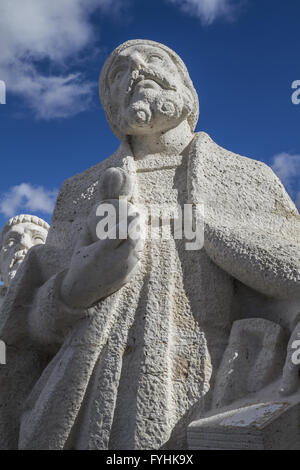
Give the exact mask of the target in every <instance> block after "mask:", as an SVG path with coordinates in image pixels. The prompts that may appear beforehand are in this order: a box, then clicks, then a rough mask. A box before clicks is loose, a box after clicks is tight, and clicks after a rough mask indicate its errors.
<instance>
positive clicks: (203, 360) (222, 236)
mask: <svg viewBox="0 0 300 470" xmlns="http://www.w3.org/2000/svg"><path fill="white" fill-rule="evenodd" d="M110 167H120V168H123V169H125V170H126V171H127V172H129V173H130V174H132V175H133V176H134V177H135V179H136V183H137V184H136V190H135V193H134V196H133V201H132V202H134V203H135V204H136V205H137V206H138V205H139V204H144V205H147V204H153V203H155V202H156V203H157V204H173V203H178V204H179V205H181V206H182V205H183V204H184V203H192V204H194V205H197V204H200V203H201V204H204V213H205V215H204V218H205V243H204V248H203V249H202V250H199V251H187V250H186V249H185V242H184V240H175V239H174V238H172V237H171V238H170V240H147V241H146V244H145V248H144V250H143V254H142V257H141V260H140V266H139V269H138V272H137V274H136V275H135V277H134V278H133V279H132V280H131V281H130V282H129V283H128V284H126V285H125V286H124V287H122V288H121V289H120V290H119V291H117V292H116V293H114V294H113V295H111V296H109V297H108V298H106V299H103V300H102V301H100V302H99V303H98V304H97V305H95V306H93V307H91V308H90V309H88V310H87V311H85V312H82V311H81V310H79V309H78V311H76V310H72V309H69V308H68V307H66V306H65V305H64V304H63V303H62V301H61V300H60V298H59V294H58V292H59V285H60V282H61V279H62V276H63V275H64V273H65V270H66V269H67V268H68V264H69V261H70V258H71V255H72V251H73V249H74V245H75V243H76V239H77V237H78V234H79V233H80V231H81V230H82V228H83V227H84V225H85V223H86V218H87V215H88V214H89V212H90V211H91V209H92V207H93V206H94V205H95V203H96V202H97V201H98V197H99V196H98V191H97V187H98V184H99V181H101V177H102V174H103V172H104V171H105V170H106V169H107V168H110ZM299 248H300V216H299V213H298V211H297V209H296V208H295V206H294V204H293V203H292V201H291V200H290V198H289V196H288V195H287V193H286V192H285V190H284V188H283V186H282V184H281V183H280V181H279V180H278V178H277V177H276V176H275V175H274V173H273V172H272V170H271V169H270V168H269V167H267V166H266V165H265V164H263V163H261V162H257V161H254V160H251V159H248V158H246V157H241V156H239V155H236V154H234V153H232V152H229V151H227V150H225V149H222V148H221V147H219V146H217V145H216V144H215V143H214V142H213V141H212V140H211V139H210V137H209V136H208V135H207V134H205V133H199V134H196V135H195V137H194V139H193V142H192V143H191V145H190V146H189V148H188V149H186V151H185V152H184V153H183V155H181V156H174V157H171V156H169V157H161V158H158V157H155V158H150V159H146V160H145V161H135V160H134V158H133V157H132V154H131V152H130V148H129V146H128V145H126V144H122V145H121V146H120V148H119V149H118V151H117V152H116V153H115V154H114V155H113V156H111V157H109V158H108V159H107V160H105V161H103V162H101V163H100V164H98V165H96V166H95V167H93V168H91V169H89V170H87V171H85V172H84V173H82V174H80V175H76V176H74V177H73V178H71V179H69V180H67V181H66V182H65V183H64V185H63V187H62V189H61V191H60V193H59V196H58V200H57V203H56V208H55V212H54V216H53V220H52V225H51V229H50V232H49V236H48V239H47V242H46V245H43V246H39V247H34V248H33V249H32V250H30V252H29V253H28V255H27V257H26V259H25V261H24V263H23V265H22V266H21V267H20V269H19V271H18V273H17V275H16V278H15V280H14V282H13V283H12V285H11V288H10V289H9V292H8V294H7V296H6V298H5V302H4V305H3V309H2V313H1V330H0V337H1V338H2V339H3V340H5V341H6V342H7V344H9V345H12V346H13V347H15V348H16V349H17V350H18V351H22V352H23V357H22V359H20V361H19V363H18V368H19V369H20V367H22V364H23V366H24V368H25V369H26V370H27V371H28V373H27V377H24V374H22V381H23V382H21V383H19V384H15V392H14V393H15V395H16V396H17V399H16V402H17V403H18V406H17V407H16V409H17V414H18V417H17V418H18V419H17V422H18V424H19V426H20V429H19V433H18V434H19V435H18V440H19V442H18V446H19V448H21V449H159V448H173V449H174V448H177V449H184V448H186V427H187V425H188V423H189V422H190V421H191V420H192V419H195V418H196V417H200V416H201V415H202V414H203V413H204V411H205V410H206V409H207V407H208V406H209V389H210V387H213V383H214V375H215V371H216V370H217V367H218V364H219V363H220V360H221V358H222V354H223V352H224V349H225V347H226V344H227V341H228V336H229V333H230V328H231V325H232V322H233V321H234V319H235V315H236V310H235V309H234V308H233V302H234V282H235V280H238V281H240V282H241V283H243V284H244V285H246V286H249V287H250V288H251V289H253V290H255V291H257V292H258V293H260V294H262V295H264V296H268V297H280V298H282V299H287V298H295V299H299V297H300V287H299V286H300V249H299ZM82 282H84V280H82ZM260 294H258V295H260ZM21 354H22V353H21ZM32 357H34V360H32ZM45 364H47V366H46V367H45ZM30 368H31V369H32V371H31V372H30ZM22 384H23V385H22ZM5 387H6V386H5V384H4V386H3V390H4V391H5V390H6V388H5ZM20 387H21V388H22V390H21V388H20ZM29 390H30V393H29ZM18 394H19V395H18ZM4 395H5V397H6V398H5V399H3V398H2V402H3V403H4V405H5V406H6V408H7V409H10V408H12V407H13V406H14V405H13V403H11V402H9V400H8V399H7V393H6V394H5V393H4ZM8 395H9V394H8ZM0 399H1V392H0ZM5 400H6V402H5ZM14 413H15V414H16V411H14ZM11 416H12V414H11V415H9V412H8V413H7V412H6V414H5V419H6V423H7V432H8V434H9V432H11V438H10V440H9V442H10V444H6V446H9V445H10V446H12V445H14V444H12V443H14V442H16V439H17V438H16V430H15V427H14V428H12V427H11V426H10V424H9V418H10V417H11ZM14 416H15V415H14Z"/></svg>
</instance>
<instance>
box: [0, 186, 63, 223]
mask: <svg viewBox="0 0 300 470" xmlns="http://www.w3.org/2000/svg"><path fill="white" fill-rule="evenodd" d="M57 193H58V191H57V190H52V191H49V190H48V189H45V188H44V187H43V186H36V187H35V186H32V185H31V184H28V183H21V184H19V185H17V186H13V187H12V188H10V190H9V191H8V192H6V193H4V194H3V195H2V198H1V201H0V212H1V213H2V214H3V215H4V216H6V217H13V216H14V215H16V214H18V213H20V212H30V213H34V212H44V213H45V214H52V212H53V209H54V204H55V200H56V197H57Z"/></svg>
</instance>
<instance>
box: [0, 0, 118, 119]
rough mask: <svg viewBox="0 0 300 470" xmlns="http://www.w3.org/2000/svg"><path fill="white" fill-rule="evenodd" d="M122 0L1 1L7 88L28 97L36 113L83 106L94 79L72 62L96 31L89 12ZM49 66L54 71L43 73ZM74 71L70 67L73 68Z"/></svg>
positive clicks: (1, 68)
mask: <svg viewBox="0 0 300 470" xmlns="http://www.w3.org/2000/svg"><path fill="white" fill-rule="evenodd" d="M122 2H123V0H1V4H0V44H1V55H0V78H1V79H2V80H5V82H6V84H7V89H8V92H13V93H16V94H18V95H20V96H22V97H23V98H25V99H26V100H27V103H28V104H29V106H30V107H31V108H32V109H33V111H34V113H35V115H36V117H38V118H43V119H51V118H57V117H67V116H72V115H74V114H76V113H78V112H81V111H84V110H85V109H86V108H87V106H88V105H89V100H90V97H91V93H92V90H93V87H94V86H95V85H94V84H92V83H90V82H89V81H87V79H86V77H85V76H84V75H83V74H82V73H81V72H80V70H77V71H75V72H72V73H70V72H69V73H67V72H66V69H67V67H66V65H65V64H66V63H68V68H69V66H70V65H71V64H73V65H74V63H75V61H76V60H78V59H79V58H80V57H81V56H82V54H83V52H84V51H85V49H86V48H87V46H89V54H91V52H92V46H94V43H95V38H96V36H97V32H96V31H95V30H94V28H93V25H92V22H91V15H92V14H93V13H95V12H96V11H97V10H100V11H102V12H108V11H109V12H111V11H115V10H116V9H117V8H118V7H119V6H120V5H122ZM45 65H48V68H49V69H50V70H52V71H53V70H54V71H55V72H53V73H50V74H45V72H44V70H45ZM69 70H70V69H69Z"/></svg>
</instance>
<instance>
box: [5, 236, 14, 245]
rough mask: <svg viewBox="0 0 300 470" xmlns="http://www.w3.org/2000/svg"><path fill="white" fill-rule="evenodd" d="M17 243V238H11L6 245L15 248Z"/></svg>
mask: <svg viewBox="0 0 300 470" xmlns="http://www.w3.org/2000/svg"><path fill="white" fill-rule="evenodd" d="M15 243H16V239H15V238H9V239H8V240H7V242H6V245H7V246H13V245H14V244H15Z"/></svg>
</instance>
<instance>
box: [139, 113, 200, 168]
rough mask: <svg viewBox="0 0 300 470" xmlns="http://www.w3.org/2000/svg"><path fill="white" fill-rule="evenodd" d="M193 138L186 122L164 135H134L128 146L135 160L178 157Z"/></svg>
mask: <svg viewBox="0 0 300 470" xmlns="http://www.w3.org/2000/svg"><path fill="white" fill-rule="evenodd" d="M193 137H194V134H193V133H192V131H191V129H190V126H189V124H188V122H187V121H183V122H182V123H181V124H179V126H177V127H176V128H175V129H170V130H168V131H166V132H164V133H161V132H159V133H156V134H145V135H135V136H131V137H130V145H131V148H132V152H133V155H134V157H135V158H136V159H138V160H140V159H144V158H147V157H149V156H153V155H180V154H181V153H182V152H183V151H184V149H185V148H186V147H187V146H188V145H189V144H190V142H191V141H192V139H193Z"/></svg>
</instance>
